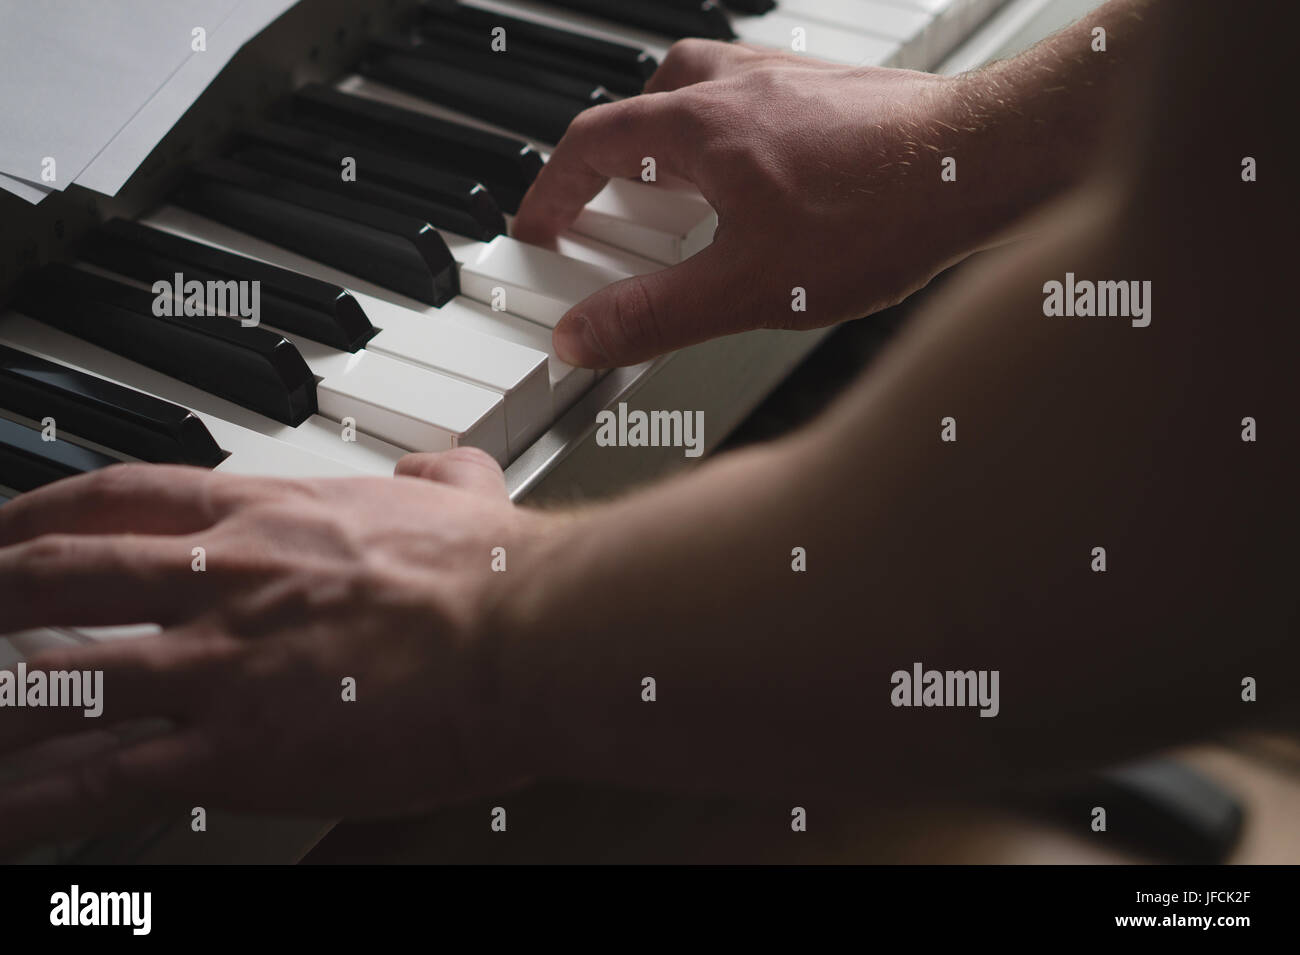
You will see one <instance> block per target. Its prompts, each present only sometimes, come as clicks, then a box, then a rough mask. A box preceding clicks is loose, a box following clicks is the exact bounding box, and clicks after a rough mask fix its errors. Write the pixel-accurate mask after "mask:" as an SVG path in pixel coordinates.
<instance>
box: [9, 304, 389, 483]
mask: <svg viewBox="0 0 1300 955" xmlns="http://www.w3.org/2000/svg"><path fill="white" fill-rule="evenodd" d="M0 342H3V343H4V344H6V345H9V346H10V347H12V348H18V349H20V350H22V351H26V352H30V353H31V354H33V355H38V356H40V357H41V358H46V359H49V360H50V361H55V362H59V363H61V364H64V365H68V366H69V367H71V368H75V369H78V370H79V371H84V372H87V373H88V374H91V375H97V376H99V377H100V378H104V379H106V380H108V381H112V382H116V383H117V384H120V385H124V386H125V387H127V388H134V389H135V390H136V391H142V392H144V393H145V394H150V395H153V396H154V397H156V398H162V399H163V400H164V401H170V402H172V403H174V404H178V405H181V406H182V407H184V408H189V409H190V410H191V411H193V412H194V413H195V414H197V415H198V416H199V418H201V419H202V421H203V423H204V424H205V425H207V427H208V430H209V431H210V432H212V437H213V438H215V439H216V442H217V444H218V445H220V446H221V447H222V448H223V449H224V450H226V451H229V452H230V457H229V458H227V459H226V460H225V461H222V462H221V464H219V465H218V468H219V469H220V470H222V471H230V472H232V473H238V474H262V475H267V476H273V477H356V476H358V475H359V474H382V475H389V474H392V473H393V466H394V465H395V464H396V463H397V461H398V460H400V459H401V457H402V456H403V455H404V454H405V453H406V451H405V450H404V449H402V448H399V447H396V446H395V445H391V444H389V443H387V442H385V441H380V440H379V439H377V438H375V437H373V436H371V435H367V434H364V433H358V434H357V436H356V441H354V442H353V441H344V440H343V433H342V429H341V428H340V426H339V425H338V424H336V423H335V422H333V421H330V420H329V419H328V418H323V417H321V416H320V415H313V416H312V417H310V418H308V419H307V420H306V421H304V422H303V423H302V424H300V425H299V426H298V427H296V428H292V427H290V426H289V425H286V424H281V423H280V422H278V421H272V420H271V419H270V418H266V417H264V416H262V415H260V414H258V413H257V412H255V411H250V410H248V409H247V408H244V407H241V406H240V405H236V404H233V403H232V402H229V401H226V400H225V399H224V398H218V397H217V396H216V395H212V394H209V393H208V392H206V391H202V390H200V389H198V388H195V387H194V386H193V385H187V384H185V383H184V382H182V381H178V380H177V379H175V378H171V377H169V376H167V375H164V374H162V373H161V372H157V371H154V370H153V369H152V368H146V367H145V366H144V365H140V364H137V363H136V362H133V361H130V360H129V359H126V358H123V357H122V356H120V355H116V354H113V353H112V352H110V351H107V350H105V349H103V348H100V347H99V346H97V345H92V344H91V343H90V342H87V341H83V340H82V339H80V338H75V337H74V336H72V335H68V334H66V333H64V332H61V331H59V330H58V329H56V328H51V327H50V326H49V325H46V324H44V323H43V322H38V321H35V320H33V319H30V318H27V317H26V316H23V315H19V314H17V313H16V312H8V313H6V314H4V315H3V316H0Z"/></svg>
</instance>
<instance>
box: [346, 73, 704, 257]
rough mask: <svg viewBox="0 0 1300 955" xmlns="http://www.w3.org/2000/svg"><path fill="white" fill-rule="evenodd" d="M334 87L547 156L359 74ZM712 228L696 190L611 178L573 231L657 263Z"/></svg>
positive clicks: (699, 241) (497, 129) (686, 249)
mask: <svg viewBox="0 0 1300 955" xmlns="http://www.w3.org/2000/svg"><path fill="white" fill-rule="evenodd" d="M336 88H337V89H338V90H339V91H340V92H344V93H350V94H352V95H354V96H361V97H364V98H366V99H373V100H375V101H376V102H380V103H387V104H389V105H391V106H398V107H401V108H403V109H409V110H412V111H414V112H418V113H423V114H424V115H426V116H433V117H436V118H438V119H446V120H451V121H452V122H456V123H462V124H464V125H467V126H473V127H474V128H476V129H484V130H487V131H488V132H494V133H503V134H505V135H507V136H514V137H516V138H518V139H523V140H525V141H527V142H529V143H531V144H532V145H533V148H535V149H537V150H538V151H539V152H541V153H542V155H543V156H546V157H547V158H549V155H548V149H547V146H546V145H545V144H543V143H539V142H537V141H535V140H531V139H529V138H528V137H527V136H524V135H522V134H521V133H519V132H518V131H516V130H511V129H506V128H504V127H501V126H496V125H494V124H492V123H487V122H484V121H483V120H480V119H478V118H476V117H473V116H469V115H466V114H464V113H460V112H458V111H456V110H453V109H449V108H447V107H445V106H441V105H439V104H437V103H431V102H429V101H428V100H426V99H423V98H422V97H419V96H416V95H414V94H413V93H407V92H405V91H404V90H398V89H394V88H393V87H391V86H386V85H384V84H383V83H377V82H375V81H374V80H370V79H366V78H365V77H362V76H350V77H346V78H344V79H343V80H341V81H339V83H338V84H336ZM717 227H718V216H717V213H715V212H714V211H713V209H712V208H711V207H710V206H709V204H708V203H707V202H705V201H704V197H703V196H701V195H700V194H699V193H697V192H689V191H680V190H677V189H674V188H671V187H668V186H666V185H654V184H650V183H644V182H634V181H631V180H614V181H612V182H610V183H609V184H608V185H606V186H605V188H604V189H602V190H601V191H600V192H599V193H598V194H597V195H596V197H595V198H594V199H592V200H591V202H589V203H588V204H587V207H586V209H584V210H583V211H582V213H580V214H579V216H578V218H577V220H576V221H575V222H574V224H573V228H572V231H573V233H575V234H577V235H580V236H587V237H589V238H592V239H597V240H600V241H602V242H605V243H607V244H609V245H611V246H614V247H616V248H619V249H625V250H626V251H628V252H630V253H633V254H635V255H638V256H642V257H644V258H647V259H650V260H652V261H654V262H656V263H658V264H660V265H676V264H677V263H678V262H680V261H682V260H683V259H686V258H690V256H692V255H694V254H695V253H696V252H698V251H700V250H701V249H703V248H704V247H705V246H707V245H708V244H709V243H710V242H712V241H713V233H714V231H715V230H716V229H717Z"/></svg>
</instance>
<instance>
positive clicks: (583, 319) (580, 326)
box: [554, 315, 609, 368]
mask: <svg viewBox="0 0 1300 955" xmlns="http://www.w3.org/2000/svg"><path fill="white" fill-rule="evenodd" d="M554 344H555V354H557V355H558V356H560V360H561V361H565V362H568V363H569V364H570V365H577V366H578V367H579V368H605V367H608V366H609V357H608V356H607V355H606V354H605V349H604V348H602V347H601V344H600V341H599V340H598V339H597V338H596V332H595V330H594V329H593V328H592V327H591V322H590V320H588V318H587V316H586V315H570V316H568V317H567V318H565V319H564V320H563V321H561V322H560V324H558V325H556V326H555V335H554Z"/></svg>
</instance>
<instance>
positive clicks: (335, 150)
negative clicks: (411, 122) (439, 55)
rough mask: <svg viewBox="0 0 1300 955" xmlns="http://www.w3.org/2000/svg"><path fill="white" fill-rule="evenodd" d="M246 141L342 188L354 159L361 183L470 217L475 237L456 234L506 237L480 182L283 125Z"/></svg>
mask: <svg viewBox="0 0 1300 955" xmlns="http://www.w3.org/2000/svg"><path fill="white" fill-rule="evenodd" d="M244 139H245V141H246V142H248V143H251V144H255V145H258V146H266V147H269V148H271V149H277V150H280V151H282V152H285V153H293V154H294V155H298V156H302V157H303V158H306V159H311V160H312V161H314V162H317V163H320V164H323V165H326V166H328V167H329V168H330V169H331V170H333V172H334V174H335V178H336V179H338V180H339V181H340V182H341V181H342V179H341V177H340V176H339V172H340V171H341V169H342V168H343V167H342V163H343V160H344V159H345V158H350V159H352V160H354V161H355V162H356V164H357V170H358V173H357V178H358V181H364V182H366V183H375V184H377V185H381V186H387V187H389V188H392V189H397V190H400V191H401V192H404V193H409V194H412V195H415V196H418V197H420V198H421V199H425V200H427V201H429V202H434V203H437V204H438V205H440V206H445V207H447V208H449V209H454V210H456V211H457V212H461V213H463V214H464V215H466V216H468V217H469V219H470V220H471V222H472V231H470V232H464V231H462V230H460V229H456V230H454V231H457V232H460V233H461V234H462V235H471V236H473V237H474V238H476V239H483V240H485V241H486V240H487V239H491V238H492V237H493V236H498V235H504V234H505V232H506V219H505V216H504V215H502V213H501V207H500V206H498V205H497V202H496V200H495V199H493V198H492V193H491V192H489V191H488V189H487V187H486V186H485V185H483V184H482V183H481V182H479V181H478V180H476V179H471V178H469V177H467V176H459V175H456V174H455V173H451V172H447V171H445V170H442V169H437V168H435V167H433V166H430V165H428V164H427V163H419V162H412V161H410V160H407V159H403V158H401V157H400V156H396V155H394V154H392V153H387V152H383V151H382V150H378V149H372V148H370V147H368V146H363V145H360V144H358V143H355V142H352V141H350V140H341V139H336V138H334V137H332V136H327V135H324V134H322V133H315V132H312V131H311V130H309V129H301V128H298V127H295V126H287V125H284V124H282V123H270V122H262V123H257V124H255V125H253V126H251V127H249V128H248V129H246V130H244ZM438 224H439V223H437V222H435V223H434V225H438ZM448 228H451V227H450V226H448Z"/></svg>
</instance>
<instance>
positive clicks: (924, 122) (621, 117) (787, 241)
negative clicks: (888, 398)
mask: <svg viewBox="0 0 1300 955" xmlns="http://www.w3.org/2000/svg"><path fill="white" fill-rule="evenodd" d="M952 86H953V81H951V80H947V79H943V78H940V77H935V76H930V75H927V74H923V73H914V72H910V71H905V70H885V69H874V68H864V69H851V68H844V69H841V68H838V67H835V66H832V65H830V64H824V63H818V62H816V61H810V60H808V59H806V58H802V57H796V56H793V55H784V54H780V53H773V52H755V51H753V50H751V49H748V48H745V47H741V46H733V45H728V44H723V43H714V42H709V41H700V40H686V41H682V42H680V43H678V44H676V45H675V46H674V47H673V48H672V50H671V52H670V53H669V55H668V56H667V58H666V59H665V60H664V63H663V65H662V67H660V69H659V71H658V72H657V73H656V74H655V75H654V77H653V78H652V79H651V80H650V82H649V84H648V86H647V88H646V89H647V94H646V95H642V96H639V97H635V98H632V99H628V100H623V101H621V102H618V103H613V104H610V105H607V106H600V107H597V108H595V109H591V110H588V111H587V112H585V113H582V114H581V115H580V116H579V117H578V118H577V120H575V121H574V123H573V125H572V126H571V127H570V130H569V132H568V134H567V135H566V136H565V137H564V139H563V141H561V142H560V144H559V145H558V146H557V148H556V150H555V153H554V155H553V156H552V157H551V160H550V161H549V163H548V164H547V165H546V167H545V168H544V169H543V170H542V172H541V174H540V175H539V176H538V178H537V181H536V183H535V184H534V185H533V188H532V189H531V190H530V191H529V193H528V195H527V197H526V198H525V199H524V202H523V205H522V206H521V207H520V210H519V216H518V218H517V219H516V221H515V228H514V233H515V235H516V237H518V238H520V239H523V240H525V241H528V242H536V243H546V242H547V241H549V240H551V239H552V238H554V236H555V235H556V234H557V233H559V232H560V231H562V230H563V229H565V228H566V227H567V226H568V225H569V224H570V223H572V221H573V220H574V218H575V217H576V216H577V215H578V213H579V212H580V211H581V209H582V207H583V206H584V205H585V204H586V203H587V202H588V201H589V200H590V199H591V198H592V197H593V196H594V195H595V194H596V193H597V192H599V191H600V190H601V188H603V187H604V185H605V183H606V182H607V181H608V180H609V179H611V178H617V177H621V178H637V177H639V176H640V174H641V170H642V161H643V159H644V158H646V157H653V158H654V160H655V163H656V166H657V170H658V175H659V176H661V177H669V181H671V179H672V178H675V179H679V180H686V181H688V182H690V183H692V184H694V185H695V186H696V187H697V188H698V189H699V190H700V192H701V193H702V194H703V196H704V198H705V199H707V200H708V201H709V203H710V204H711V205H712V206H713V207H714V209H715V210H716V211H717V213H718V218H719V226H718V231H717V234H716V237H715V239H714V242H713V244H712V245H711V246H710V247H708V248H707V249H705V250H704V251H703V252H701V253H699V254H698V255H696V256H694V257H693V258H691V259H689V260H688V261H686V262H684V263H682V264H680V265H678V266H675V267H673V268H670V269H667V270H666V271H663V272H659V273H655V274H651V275H644V276H637V277H634V278H630V279H627V280H626V281H624V282H620V283H618V284H616V285H613V286H611V287H609V288H607V289H604V290H603V291H601V292H598V293H596V294H595V295H593V296H592V297H590V298H588V299H587V300H586V301H584V302H582V303H580V304H578V305H577V306H575V307H574V308H573V309H572V310H571V311H570V313H569V314H568V315H566V316H565V318H564V320H563V321H562V322H561V323H560V325H559V326H558V327H557V329H556V332H555V346H556V349H557V351H558V352H559V354H560V355H561V357H563V358H564V359H565V360H567V361H570V362H573V363H576V364H580V365H585V366H599V367H607V366H615V365H626V364H632V363H634V362H637V361H641V360H644V359H646V358H650V357H653V356H655V355H658V354H661V353H663V352H667V351H670V350H672V349H674V348H678V347H681V346H683V345H689V344H692V343H694V342H699V341H703V340H705V339H709V338H714V337H717V336H719V335H724V334H728V333H731V332H739V331H745V330H747V329H751V328H790V327H795V328H812V327H817V326H821V325H827V324H830V323H833V322H839V321H842V320H845V319H851V318H856V317H859V316H861V315H865V314H868V313H870V312H873V311H876V310H878V309H881V308H884V307H886V306H888V305H891V304H893V303H895V302H897V301H899V300H900V299H902V298H903V297H904V296H906V295H908V294H909V293H911V292H913V291H915V290H916V289H917V288H919V287H920V286H922V285H924V284H925V283H926V282H927V281H929V279H930V278H931V277H932V276H933V275H934V274H935V273H936V272H937V271H939V270H940V269H941V268H943V267H944V266H945V265H947V264H948V263H949V262H950V261H951V260H952V258H953V256H954V255H955V254H957V252H958V251H959V245H960V243H959V242H957V241H955V234H954V233H955V232H956V231H957V230H949V227H948V225H947V224H945V223H941V222H938V221H936V218H937V216H938V215H939V214H940V210H941V208H942V199H943V197H942V194H941V190H942V189H943V188H944V186H945V184H944V183H941V182H940V179H939V162H938V158H937V157H936V156H935V155H933V153H932V152H931V151H930V148H929V147H930V145H931V144H932V143H933V142H934V140H935V139H936V137H937V135H938V128H937V127H936V126H934V123H935V121H936V118H937V117H938V116H939V111H940V109H941V108H942V104H943V102H944V101H945V99H947V98H948V97H949V96H950V95H951V94H950V92H949V91H950V89H951V87H952ZM658 188H672V186H671V185H668V184H665V183H661V184H660V185H659V186H658ZM796 288H802V289H804V290H806V303H807V310H806V311H798V310H795V308H794V305H795V304H796V302H795V295H796V293H795V292H794V291H793V290H794V289H796Z"/></svg>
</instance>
